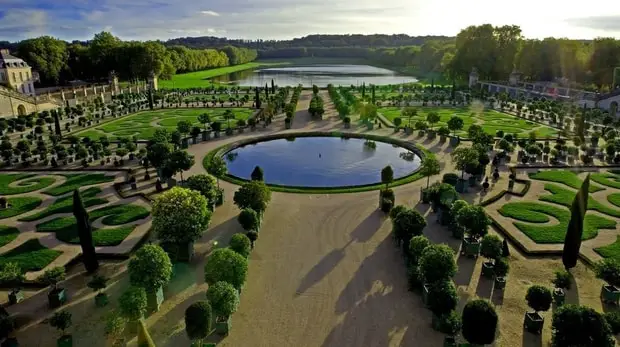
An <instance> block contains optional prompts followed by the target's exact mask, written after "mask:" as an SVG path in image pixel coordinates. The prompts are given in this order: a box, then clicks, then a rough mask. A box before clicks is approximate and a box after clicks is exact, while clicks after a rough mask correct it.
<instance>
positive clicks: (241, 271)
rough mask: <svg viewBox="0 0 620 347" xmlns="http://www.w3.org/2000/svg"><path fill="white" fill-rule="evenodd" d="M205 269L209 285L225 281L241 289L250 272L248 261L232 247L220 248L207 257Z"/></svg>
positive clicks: (206, 280)
mask: <svg viewBox="0 0 620 347" xmlns="http://www.w3.org/2000/svg"><path fill="white" fill-rule="evenodd" d="M204 270H205V282H207V283H208V284H209V285H212V284H215V283H216V282H219V281H225V282H228V283H230V284H232V285H233V286H234V287H235V288H236V289H237V290H240V289H241V286H243V284H244V283H245V279H246V276H247V273H248V261H247V259H246V258H245V257H243V256H242V255H240V254H239V253H237V252H235V251H233V250H232V249H230V248H220V249H216V250H215V251H213V253H211V255H210V256H209V258H207V262H206V264H205V269H204Z"/></svg>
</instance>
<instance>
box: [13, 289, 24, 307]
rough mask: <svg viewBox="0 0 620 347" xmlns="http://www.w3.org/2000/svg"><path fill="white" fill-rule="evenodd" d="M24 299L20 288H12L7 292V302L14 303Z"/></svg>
mask: <svg viewBox="0 0 620 347" xmlns="http://www.w3.org/2000/svg"><path fill="white" fill-rule="evenodd" d="M22 300H24V293H23V292H22V291H21V290H20V289H13V290H11V292H10V293H9V304H11V305H15V304H17V303H19V302H21V301H22Z"/></svg>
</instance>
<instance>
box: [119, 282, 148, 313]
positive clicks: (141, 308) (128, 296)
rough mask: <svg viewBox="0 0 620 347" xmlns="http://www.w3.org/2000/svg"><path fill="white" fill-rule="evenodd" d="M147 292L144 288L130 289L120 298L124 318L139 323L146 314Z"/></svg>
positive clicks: (120, 308)
mask: <svg viewBox="0 0 620 347" xmlns="http://www.w3.org/2000/svg"><path fill="white" fill-rule="evenodd" d="M146 307H147V301H146V291H144V288H142V287H129V288H128V289H127V290H125V292H124V293H123V294H121V296H120V297H119V298H118V308H119V310H120V313H121V315H122V316H123V317H125V318H126V319H127V320H130V321H137V320H139V319H141V318H142V317H144V314H145V313H146Z"/></svg>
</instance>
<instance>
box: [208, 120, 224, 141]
mask: <svg viewBox="0 0 620 347" xmlns="http://www.w3.org/2000/svg"><path fill="white" fill-rule="evenodd" d="M211 129H213V137H215V138H216V139H217V138H219V137H220V131H222V123H220V122H213V123H211Z"/></svg>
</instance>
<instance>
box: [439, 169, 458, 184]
mask: <svg viewBox="0 0 620 347" xmlns="http://www.w3.org/2000/svg"><path fill="white" fill-rule="evenodd" d="M458 181H459V175H457V174H455V173H452V172H450V173H447V174H444V175H443V178H442V179H441V183H447V184H449V185H451V186H456V183H457V182H458Z"/></svg>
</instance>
